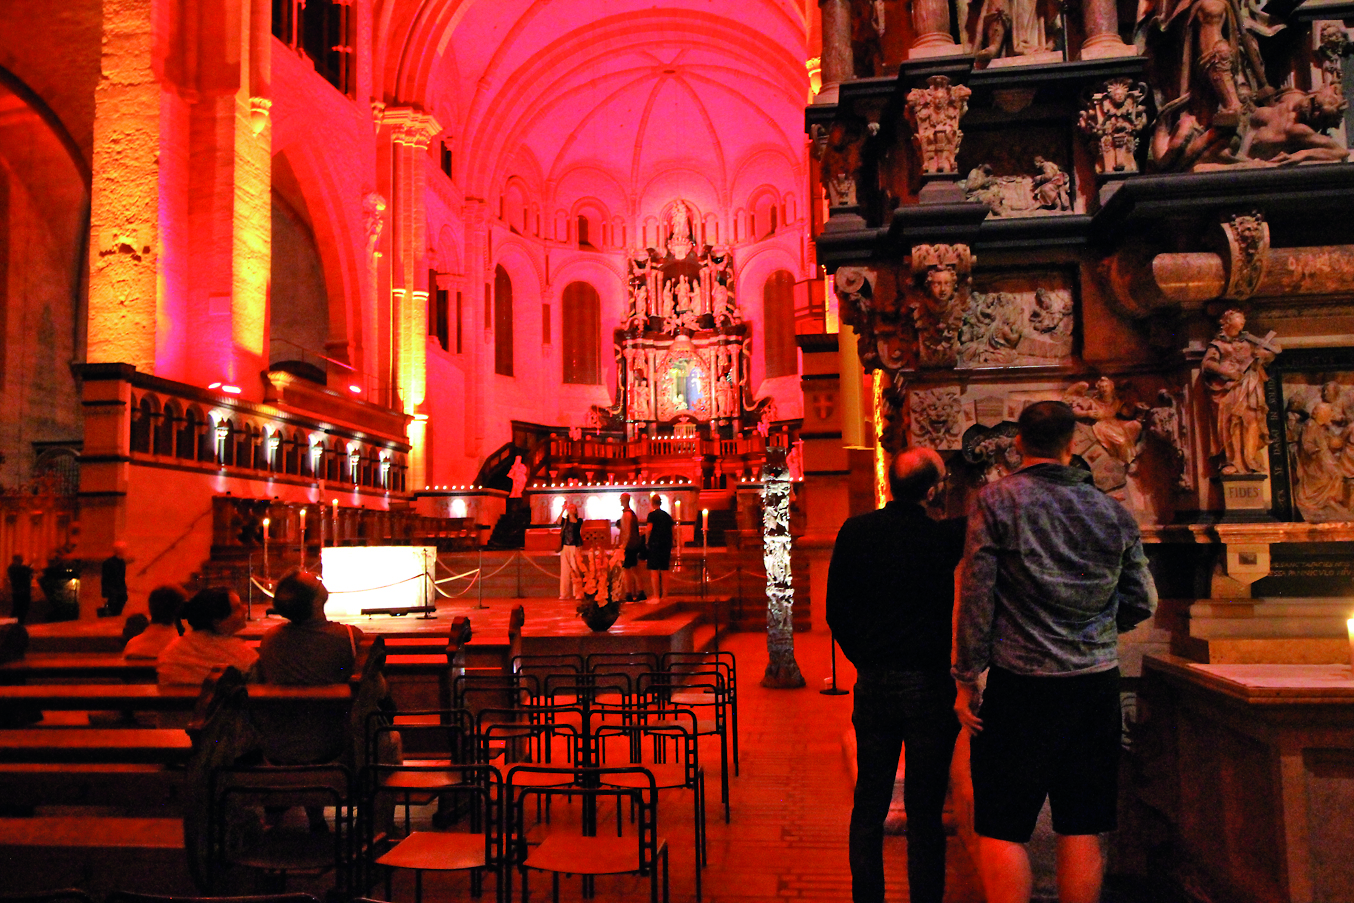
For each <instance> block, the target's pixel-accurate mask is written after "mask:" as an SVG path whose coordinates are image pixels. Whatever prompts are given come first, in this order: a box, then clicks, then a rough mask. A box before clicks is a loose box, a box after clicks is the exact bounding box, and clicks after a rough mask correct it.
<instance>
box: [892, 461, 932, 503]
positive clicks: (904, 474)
mask: <svg viewBox="0 0 1354 903" xmlns="http://www.w3.org/2000/svg"><path fill="white" fill-rule="evenodd" d="M944 473H945V462H944V461H943V460H942V459H941V457H940V455H939V454H937V453H936V452H935V450H934V449H930V448H909V449H907V450H906V451H901V452H899V453H898V455H897V456H896V457H895V458H894V459H893V464H892V465H891V466H890V467H889V492H890V493H891V494H892V495H893V500H894V501H896V502H903V503H905V504H912V505H915V504H920V503H922V502H924V501H926V494H927V493H928V492H930V491H931V488H932V487H933V486H935V485H936V484H938V483H939V482H940V477H941V475H942V474H944Z"/></svg>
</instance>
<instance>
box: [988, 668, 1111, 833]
mask: <svg viewBox="0 0 1354 903" xmlns="http://www.w3.org/2000/svg"><path fill="white" fill-rule="evenodd" d="M978 716H979V717H980V718H982V721H983V729H982V731H981V732H980V733H978V734H977V735H976V736H974V737H973V738H972V745H971V749H972V771H973V803H974V829H975V830H976V831H977V833H978V834H980V835H982V836H983V837H992V838H995V839H997V840H1007V841H1010V842H1012V843H1025V842H1027V841H1028V840H1029V839H1030V835H1031V834H1032V833H1033V832H1034V823H1035V821H1036V820H1037V819H1038V817H1039V810H1040V809H1041V808H1043V805H1044V798H1045V797H1046V796H1047V797H1048V801H1049V808H1050V809H1051V810H1052V813H1053V830H1054V832H1055V833H1057V834H1065V835H1071V834H1103V833H1104V832H1106V831H1113V830H1114V829H1115V828H1116V827H1117V824H1118V822H1117V808H1118V791H1119V755H1120V749H1121V744H1122V735H1121V731H1122V715H1121V709H1120V702H1119V669H1118V668H1114V669H1113V670H1110V671H1101V672H1098V673H1095V674H1079V675H1076V676H1073V677H1029V676H1025V675H1021V674H1014V673H1012V672H1010V671H1005V670H1003V669H1001V668H992V669H991V671H989V672H988V677H987V689H986V690H985V691H984V693H983V704H982V708H981V709H979V712H978Z"/></svg>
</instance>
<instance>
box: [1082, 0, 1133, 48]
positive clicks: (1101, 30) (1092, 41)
mask: <svg viewBox="0 0 1354 903" xmlns="http://www.w3.org/2000/svg"><path fill="white" fill-rule="evenodd" d="M1081 23H1082V26H1083V27H1084V28H1085V29H1086V38H1085V40H1083V41H1082V42H1081V58H1082V59H1083V60H1098V59H1104V58H1106V57H1113V56H1135V55H1136V54H1137V52H1138V51H1137V49H1136V48H1134V46H1133V45H1132V44H1126V43H1124V40H1123V38H1121V37H1119V11H1118V8H1117V6H1116V4H1115V2H1114V0H1082V4H1081Z"/></svg>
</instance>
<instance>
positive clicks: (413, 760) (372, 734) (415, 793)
mask: <svg viewBox="0 0 1354 903" xmlns="http://www.w3.org/2000/svg"><path fill="white" fill-rule="evenodd" d="M397 733H398V734H399V737H400V745H401V747H402V749H403V753H404V756H403V761H402V763H401V764H404V765H407V766H410V769H409V770H407V771H398V772H383V773H382V780H384V781H385V782H386V783H384V784H383V785H382V786H381V788H380V789H381V790H382V791H383V792H387V793H389V794H390V795H391V796H392V797H393V800H394V803H395V805H397V806H398V805H402V806H403V807H404V830H405V833H406V834H407V833H409V831H410V825H411V809H412V808H413V807H414V806H426V805H428V804H429V803H430V802H432V801H433V800H434V799H436V800H438V812H437V814H436V815H434V816H433V823H434V824H436V825H437V826H438V827H444V826H445V825H446V824H448V823H450V821H451V819H452V818H453V814H452V813H451V812H449V810H447V809H446V808H445V807H444V805H443V802H444V801H443V799H442V798H441V797H440V796H439V793H438V791H439V788H440V787H441V785H442V784H443V783H444V780H443V775H442V774H440V773H439V772H438V771H437V769H438V768H439V767H441V768H451V767H454V766H456V765H462V764H467V763H471V762H476V761H479V760H478V759H476V757H475V737H474V734H475V721H474V718H473V717H472V716H471V714H470V712H468V711H467V710H465V709H417V710H413V711H405V712H398V713H396V715H395V717H394V722H393V723H392V722H391V721H390V720H389V719H388V716H386V715H385V713H383V712H373V713H372V714H371V715H370V716H369V717H368V719H367V762H369V763H371V764H378V763H380V756H379V750H380V749H381V747H382V742H381V741H382V739H383V738H386V737H393V736H394V735H395V734H397ZM382 764H387V765H388V764H395V763H390V762H386V763H382ZM415 769H421V770H415ZM363 811H364V812H365V813H367V814H368V815H369V816H371V817H372V818H375V812H374V811H373V810H371V809H364V810H363ZM387 813H388V810H387ZM387 817H388V815H387Z"/></svg>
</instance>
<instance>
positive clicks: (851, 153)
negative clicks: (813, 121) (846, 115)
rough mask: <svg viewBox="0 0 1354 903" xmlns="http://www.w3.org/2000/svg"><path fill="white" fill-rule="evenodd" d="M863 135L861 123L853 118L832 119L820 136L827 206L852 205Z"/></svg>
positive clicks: (858, 174)
mask: <svg viewBox="0 0 1354 903" xmlns="http://www.w3.org/2000/svg"><path fill="white" fill-rule="evenodd" d="M867 134H868V131H867V129H866V126H865V122H864V121H863V120H860V119H856V118H850V119H837V120H834V121H833V122H832V124H831V125H829V126H828V127H827V130H826V131H825V132H824V133H823V137H822V141H823V144H822V148H823V150H822V155H823V156H822V169H821V175H822V180H823V189H824V190H825V191H826V192H827V200H828V206H829V207H854V206H856V204H857V202H858V201H857V197H856V180H857V179H858V178H859V177H860V168H861V165H862V160H861V151H862V149H863V148H864V146H865V138H866V135H867Z"/></svg>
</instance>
